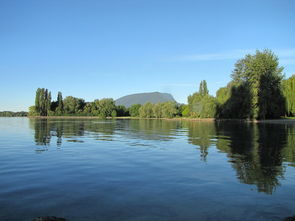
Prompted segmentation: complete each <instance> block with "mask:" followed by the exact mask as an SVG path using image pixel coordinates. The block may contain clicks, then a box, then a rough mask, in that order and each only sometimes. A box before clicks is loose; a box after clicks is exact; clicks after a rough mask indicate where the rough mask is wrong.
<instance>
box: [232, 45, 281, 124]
mask: <svg viewBox="0 0 295 221" xmlns="http://www.w3.org/2000/svg"><path fill="white" fill-rule="evenodd" d="M282 71H283V68H282V67H280V66H279V61H278V57H277V56H276V55H274V53H273V52H272V51H270V50H264V51H258V50H257V51H256V53H255V54H254V55H250V54H248V55H246V56H245V58H243V59H240V60H238V61H237V63H236V64H235V69H234V71H233V73H232V83H233V85H234V86H237V87H242V89H245V87H247V90H248V89H249V93H250V94H249V95H248V94H247V95H246V96H247V97H246V99H248V97H250V98H251V105H250V110H245V111H247V112H249V113H251V116H247V117H250V118H257V119H265V118H275V117H280V116H282V115H283V114H284V107H285V104H284V98H283V96H282V88H281V81H282V78H283V75H282ZM241 92H242V93H244V92H245V90H241ZM235 95H237V96H241V95H240V94H239V93H236V94H235ZM231 96H233V94H232V95H231ZM240 99H242V98H240ZM234 100H235V99H234ZM238 100H239V99H238ZM270 101H271V102H270ZM234 106H235V105H234ZM229 111H232V112H234V111H235V110H231V109H230V110H229ZM246 115H247V114H244V116H246Z"/></svg>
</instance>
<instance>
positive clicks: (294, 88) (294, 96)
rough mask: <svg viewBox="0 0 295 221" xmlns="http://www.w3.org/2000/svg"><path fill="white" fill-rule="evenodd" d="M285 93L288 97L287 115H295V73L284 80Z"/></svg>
mask: <svg viewBox="0 0 295 221" xmlns="http://www.w3.org/2000/svg"><path fill="white" fill-rule="evenodd" d="M283 93H284V96H285V98H286V115H287V116H295V75H292V76H291V77H290V78H288V79H287V80H284V81H283Z"/></svg>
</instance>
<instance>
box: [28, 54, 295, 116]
mask: <svg viewBox="0 0 295 221" xmlns="http://www.w3.org/2000/svg"><path fill="white" fill-rule="evenodd" d="M294 94H295V75H293V76H291V77H290V78H288V79H285V78H284V74H283V67H281V66H280V65H279V58H278V56H276V55H275V54H274V53H273V52H272V51H271V50H269V49H265V50H263V51H259V50H257V51H256V53H255V54H252V55H251V54H247V55H246V56H245V57H244V58H242V59H240V60H238V61H237V62H236V63H235V65H234V69H233V71H232V74H231V81H230V82H229V83H228V84H227V85H226V86H225V87H222V88H220V89H219V90H218V91H217V92H216V96H215V97H214V96H211V95H210V94H209V91H208V87H207V82H206V81H205V80H203V81H201V83H200V86H199V91H197V92H195V93H194V94H192V95H189V96H188V100H187V101H188V104H187V105H184V104H178V103H176V102H164V103H156V104H153V103H146V104H144V105H140V104H134V105H132V106H131V107H129V108H126V107H125V106H116V105H115V102H114V100H113V99H112V98H104V99H100V100H99V99H96V100H94V101H92V102H85V100H84V99H82V98H76V97H72V96H67V97H65V98H64V99H63V97H62V93H61V92H58V96H57V99H56V101H52V97H51V92H50V91H49V90H48V89H45V88H38V89H37V91H36V97H35V105H34V106H31V107H30V108H29V116H98V117H101V118H106V117H121V116H131V117H140V118H174V117H188V118H189V117H190V118H220V119H249V120H252V119H275V118H280V117H293V116H295V96H294Z"/></svg>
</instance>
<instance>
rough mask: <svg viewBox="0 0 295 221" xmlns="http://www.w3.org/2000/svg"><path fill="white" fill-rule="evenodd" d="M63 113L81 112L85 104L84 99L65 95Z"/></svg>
mask: <svg viewBox="0 0 295 221" xmlns="http://www.w3.org/2000/svg"><path fill="white" fill-rule="evenodd" d="M63 105H64V112H65V114H69V115H72V114H81V113H83V108H84V106H85V101H84V100H83V99H81V98H76V97H72V96H67V97H66V98H65V99H64V100H63Z"/></svg>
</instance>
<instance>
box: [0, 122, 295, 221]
mask: <svg viewBox="0 0 295 221" xmlns="http://www.w3.org/2000/svg"><path fill="white" fill-rule="evenodd" d="M294 165H295V125H294V124H251V123H241V122H234V121H229V122H219V121H218V122H193V121H177V120H98V119H69V118H67V119H27V118H9V119H8V118H0V220H1V221H19V220H24V221H30V220H32V219H33V218H34V217H38V216H57V217H65V218H67V219H68V220H69V221H93V220H108V221H116V220H125V221H129V220H142V221H150V220H155V221H167V220H173V221H182V220H189V221H190V220H192V221H194V220H200V221H203V220H206V221H215V220H227V221H240V220H243V221H252V220H262V221H269V220H271V221H272V220H273V221H278V220H280V221H281V220H283V219H284V218H285V217H290V216H293V215H294V211H295V204H294V198H295V167H294Z"/></svg>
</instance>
